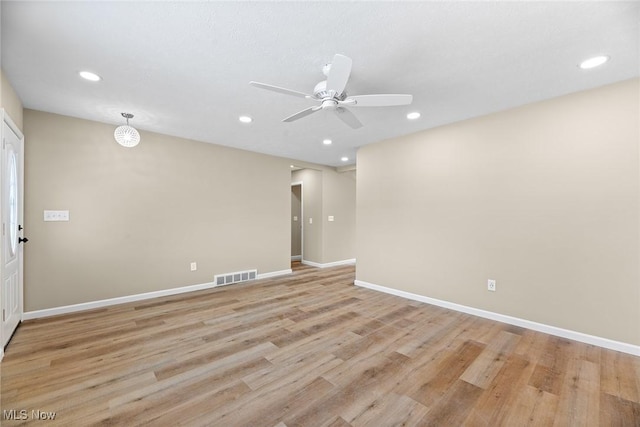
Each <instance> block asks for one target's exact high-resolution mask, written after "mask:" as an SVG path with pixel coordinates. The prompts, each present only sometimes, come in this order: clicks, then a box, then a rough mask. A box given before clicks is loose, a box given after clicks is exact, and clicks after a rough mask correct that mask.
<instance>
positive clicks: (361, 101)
mask: <svg viewBox="0 0 640 427" xmlns="http://www.w3.org/2000/svg"><path fill="white" fill-rule="evenodd" d="M351 67H352V61H351V58H348V57H346V56H344V55H340V54H337V55H335V56H334V57H333V62H331V64H327V65H325V66H324V67H323V68H322V72H323V73H324V75H325V76H327V79H326V80H323V81H321V82H320V83H318V84H316V86H315V87H314V89H313V95H309V94H306V93H303V92H298V91H295V90H291V89H286V88H283V87H279V86H273V85H270V84H266V83H259V82H255V81H252V82H249V84H250V85H252V86H255V87H258V88H260V89H267V90H271V91H273V92H278V93H282V94H285V95H291V96H296V97H299V98H305V99H309V100H311V101H316V102H319V103H320V105H316V106H313V107H309V108H306V109H304V110H302V111H298V112H297V113H295V114H292V115H291V116H289V117H286V118H285V119H283V120H282V121H283V122H293V121H295V120H298V119H301V118H303V117H306V116H308V115H310V114H313V113H315V112H316V111H320V110H326V111H332V112H333V113H334V114H335V115H336V117H338V118H339V119H340V120H342V121H343V122H344V123H345V124H347V125H348V126H349V127H351V128H353V129H358V128H360V127H362V123H361V122H360V120H358V118H357V117H356V116H355V114H353V112H351V111H350V110H349V108H352V107H393V106H397V105H408V104H411V102H412V101H413V96H412V95H405V94H377V95H355V96H350V95H348V94H347V92H346V91H345V88H346V86H347V82H348V80H349V76H350V75H351Z"/></svg>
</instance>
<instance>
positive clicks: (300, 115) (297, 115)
mask: <svg viewBox="0 0 640 427" xmlns="http://www.w3.org/2000/svg"><path fill="white" fill-rule="evenodd" d="M321 109H322V107H320V106H316V107H309V108H306V109H304V110H302V111H298V112H297V113H295V114H293V115H291V116H289V117H287V118H286V119H284V120H282V121H283V122H293V121H294V120H298V119H301V118H303V117H306V116H308V115H309V114H312V113H315V112H316V111H318V110H321Z"/></svg>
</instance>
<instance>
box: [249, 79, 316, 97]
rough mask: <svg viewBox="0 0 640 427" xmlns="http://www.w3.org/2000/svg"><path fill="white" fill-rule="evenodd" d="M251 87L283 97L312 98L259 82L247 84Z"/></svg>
mask: <svg viewBox="0 0 640 427" xmlns="http://www.w3.org/2000/svg"><path fill="white" fill-rule="evenodd" d="M249 84H250V85H251V86H255V87H259V88H260V89H267V90H271V91H274V92H278V93H284V94H285V95H293V96H297V97H299V98H312V99H314V98H313V96H311V95H307V94H306V93H302V92H298V91H296V90H291V89H287V88H284V87H280V86H274V85H268V84H266V83H260V82H249Z"/></svg>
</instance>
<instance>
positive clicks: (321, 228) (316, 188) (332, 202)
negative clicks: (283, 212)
mask: <svg viewBox="0 0 640 427" xmlns="http://www.w3.org/2000/svg"><path fill="white" fill-rule="evenodd" d="M291 182H302V183H303V186H302V192H303V196H302V199H303V203H304V213H303V215H304V253H303V257H304V260H306V261H312V262H315V263H318V264H327V263H331V262H336V261H344V260H350V259H354V258H355V257H356V256H355V233H356V228H355V226H356V224H355V221H356V177H355V173H354V172H353V171H347V172H338V171H336V170H335V169H333V168H329V167H326V166H320V165H312V167H309V168H307V169H302V170H298V171H295V172H293V173H292V174H291ZM329 215H331V216H333V217H334V221H329V220H328V217H329ZM309 218H313V224H309Z"/></svg>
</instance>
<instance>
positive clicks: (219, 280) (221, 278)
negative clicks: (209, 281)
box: [213, 270, 258, 286]
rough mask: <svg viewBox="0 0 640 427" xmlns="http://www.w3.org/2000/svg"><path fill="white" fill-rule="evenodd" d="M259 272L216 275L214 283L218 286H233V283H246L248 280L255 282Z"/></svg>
mask: <svg viewBox="0 0 640 427" xmlns="http://www.w3.org/2000/svg"><path fill="white" fill-rule="evenodd" d="M257 275H258V270H247V271H236V272H235V273H226V274H216V275H215V276H214V278H213V282H214V283H215V284H216V286H225V285H231V284H233V283H240V282H246V281H247V280H255V279H256V276H257Z"/></svg>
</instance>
